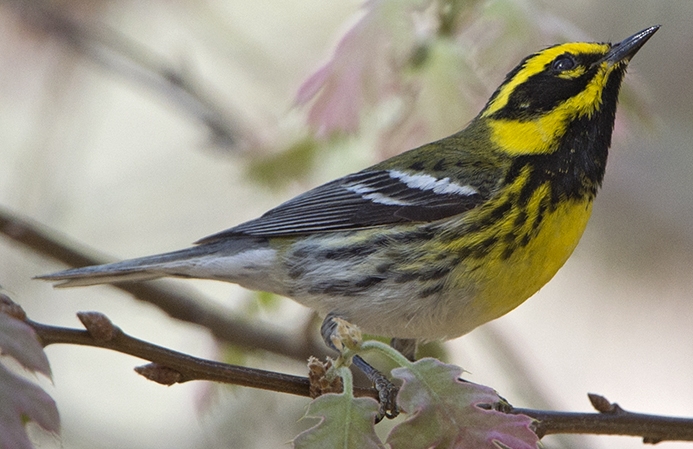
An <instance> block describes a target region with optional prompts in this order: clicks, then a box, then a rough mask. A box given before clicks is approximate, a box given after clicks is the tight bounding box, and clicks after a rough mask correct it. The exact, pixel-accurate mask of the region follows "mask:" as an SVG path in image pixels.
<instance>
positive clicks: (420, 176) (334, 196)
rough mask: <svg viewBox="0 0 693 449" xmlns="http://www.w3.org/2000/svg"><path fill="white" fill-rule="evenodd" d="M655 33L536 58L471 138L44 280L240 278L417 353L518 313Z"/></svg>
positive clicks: (551, 261)
mask: <svg viewBox="0 0 693 449" xmlns="http://www.w3.org/2000/svg"><path fill="white" fill-rule="evenodd" d="M658 28H659V27H657V26H653V27H650V28H647V29H645V30H643V31H641V32H639V33H637V34H635V35H633V36H631V37H629V38H627V39H625V40H624V41H622V42H620V43H616V44H609V43H587V42H576V43H567V44H561V45H556V46H553V47H549V48H546V49H544V50H541V51H539V52H537V53H534V54H532V55H530V56H527V57H526V58H525V59H524V60H522V62H520V64H519V65H518V66H517V67H516V68H515V69H513V70H512V71H511V72H510V73H509V74H508V75H507V77H506V79H505V81H504V82H503V84H501V86H500V87H499V88H498V89H497V90H496V92H495V93H494V94H493V95H492V96H491V99H490V100H489V101H488V103H487V104H486V106H485V107H484V109H483V110H482V111H481V112H480V113H479V115H478V116H477V117H476V118H474V119H473V120H472V121H471V123H469V125H468V126H467V127H466V128H465V129H463V130H462V131H459V132H458V133H456V134H453V135H452V136H449V137H446V138H444V139H441V140H439V141H437V142H433V143H430V144H427V145H424V146H422V147H419V148H416V149H414V150H411V151H408V152H405V153H403V154H401V155H398V156H395V157H393V158H391V159H388V160H386V161H383V162H381V163H379V164H376V165H374V166H372V167H370V168H366V169H364V170H362V171H360V172H358V173H354V174H351V175H347V176H345V177H343V178H340V179H337V180H335V181H332V182H329V183H327V184H324V185H322V186H319V187H316V188H314V189H313V190H310V191H308V192H306V193H304V194H302V195H299V196H297V197H296V198H294V199H291V200H289V201H287V202H285V203H283V204H281V205H279V206H278V207H276V208H274V209H272V210H270V211H269V212H267V213H265V214H264V215H262V216H261V217H259V218H257V219H255V220H251V221H248V222H246V223H243V224H240V225H238V226H236V227H234V228H231V229H229V230H226V231H223V232H221V233H218V234H215V235H212V236H210V237H207V238H204V239H202V240H200V241H199V242H197V245H196V246H193V247H191V248H188V249H184V250H180V251H176V252H171V253H166V254H161V255H155V256H149V257H143V258H139V259H132V260H126V261H123V262H118V263H113V264H108V265H100V266H93V267H86V268H77V269H73V270H67V271H62V272H59V273H55V274H50V275H46V276H41V279H46V280H50V281H63V283H61V284H59V286H78V285H91V284H100V283H113V282H122V281H130V280H147V279H154V278H159V277H163V276H181V277H188V278H205V279H217V280H222V281H228V282H233V283H236V284H239V285H241V286H243V287H246V288H249V289H254V290H263V291H268V292H273V293H277V294H279V295H283V296H287V297H289V298H293V299H295V300H296V301H298V302H299V303H301V304H304V305H306V306H308V307H310V308H312V309H315V310H317V311H318V312H320V313H322V314H323V315H326V316H328V317H329V318H332V317H335V316H337V317H341V318H344V319H345V320H346V321H348V322H350V323H353V324H356V325H358V326H359V327H361V328H362V329H363V330H364V331H366V332H368V333H371V334H376V335H382V336H387V337H392V338H393V339H394V342H395V343H397V345H396V346H399V347H401V348H407V349H408V352H410V353H409V354H408V355H409V356H412V355H413V354H411V351H412V348H413V347H414V345H412V344H411V343H412V342H413V341H416V340H423V339H426V340H430V339H447V338H453V337H458V336H460V335H463V334H465V333H467V332H469V331H471V330H472V329H474V328H475V327H477V326H479V325H481V324H483V323H486V322H487V321H490V320H493V319H495V318H498V317H500V316H501V315H503V314H505V313H507V312H509V311H510V310H512V309H513V308H515V307H517V306H518V305H519V304H521V303H522V302H523V301H525V300H526V299H527V298H529V297H530V296H531V295H533V294H534V293H535V292H536V291H537V290H539V289H540V288H541V287H542V286H543V285H544V284H546V283H547V282H548V281H549V280H550V279H551V277H553V275H554V274H555V273H556V271H558V269H559V268H560V267H561V266H562V265H563V264H564V263H565V261H566V260H567V259H568V257H569V256H570V254H571V253H572V252H573V249H574V248H575V246H576V245H577V243H578V240H579V239H580V237H581V235H582V232H583V230H584V228H585V225H586V224H587V220H588V218H589V216H590V212H591V210H592V201H593V200H594V197H595V195H596V193H597V190H598V189H599V187H600V185H601V182H602V178H603V176H604V169H605V166H606V160H607V152H608V148H609V145H610V143H611V134H612V130H613V126H614V118H615V114H616V103H617V99H618V93H619V89H620V86H621V81H622V80H623V77H624V74H625V71H626V66H627V65H628V63H629V61H630V59H631V57H632V56H633V55H634V54H635V53H636V52H637V51H638V50H639V49H640V48H641V47H642V45H644V44H645V42H647V40H648V39H649V38H650V37H651V36H652V35H653V34H654V33H655V32H656V31H657V29H658ZM329 318H328V319H329ZM325 327H326V328H330V325H329V323H326V326H325ZM328 344H329V341H328Z"/></svg>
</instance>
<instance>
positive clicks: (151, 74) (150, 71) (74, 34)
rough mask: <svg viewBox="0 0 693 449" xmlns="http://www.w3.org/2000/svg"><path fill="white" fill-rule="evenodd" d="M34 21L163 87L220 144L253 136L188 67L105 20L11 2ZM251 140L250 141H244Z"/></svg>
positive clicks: (122, 71) (129, 74) (119, 69)
mask: <svg viewBox="0 0 693 449" xmlns="http://www.w3.org/2000/svg"><path fill="white" fill-rule="evenodd" d="M8 3H9V4H10V5H11V6H13V7H15V8H16V9H17V10H18V11H19V16H20V17H21V18H22V19H23V20H24V21H25V22H26V23H27V24H29V25H30V26H33V27H36V28H39V29H40V30H41V31H43V32H48V33H51V34H52V35H53V36H56V37H58V38H59V39H61V40H62V41H63V42H65V43H66V44H67V45H69V46H70V48H72V49H73V50H76V51H78V52H79V53H81V54H82V55H84V56H86V57H88V58H89V59H91V60H92V61H94V62H96V63H97V64H99V65H101V66H103V67H105V68H106V69H107V70H109V71H110V72H113V73H117V74H119V75H121V76H122V77H124V78H125V79H127V80H128V81H132V82H136V83H138V84H141V85H144V86H145V87H147V88H149V89H151V90H154V91H156V92H158V93H160V94H161V95H162V96H164V97H166V98H168V99H169V100H171V101H173V103H175V104H176V105H177V106H179V107H180V108H181V109H182V110H184V111H186V112H188V113H189V114H191V115H193V116H194V117H195V118H197V119H198V120H200V121H201V122H202V123H203V124H204V125H206V126H207V127H208V128H209V129H210V131H211V132H212V135H213V137H214V141H215V143H216V144H220V145H225V146H231V145H234V144H237V143H238V142H239V140H244V139H249V138H250V133H248V132H247V130H245V128H244V126H242V124H241V122H240V120H239V119H238V118H237V117H235V116H234V115H233V114H231V113H230V112H229V111H228V110H227V109H226V108H223V107H222V106H221V105H220V104H218V103H217V102H216V101H215V100H214V97H213V96H212V95H209V94H208V93H206V92H203V89H201V88H200V86H199V85H198V83H196V82H194V80H192V79H191V77H190V76H189V73H187V72H186V71H184V70H182V69H181V68H177V67H175V66H174V65H173V64H170V63H168V62H166V61H164V60H163V59H162V58H159V57H157V56H156V55H155V54H154V53H152V52H151V51H149V50H147V49H145V48H144V47H143V46H142V45H140V44H138V43H136V42H134V41H132V40H130V39H128V38H127V37H125V36H124V35H122V34H120V33H119V32H117V31H116V30H114V29H110V28H108V27H107V26H106V25H105V24H102V23H99V24H89V23H85V22H83V21H80V20H77V19H75V18H73V17H71V16H69V15H68V14H66V13H65V11H64V9H62V8H60V7H56V6H55V5H53V4H51V3H49V2H47V1H40V0H34V1H32V2H26V1H24V0H12V1H10V2H8ZM246 143H247V142H246Z"/></svg>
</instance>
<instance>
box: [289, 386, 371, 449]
mask: <svg viewBox="0 0 693 449" xmlns="http://www.w3.org/2000/svg"><path fill="white" fill-rule="evenodd" d="M377 412H378V403H377V402H376V401H375V400H374V399H371V398H354V397H353V396H351V395H348V394H344V393H342V394H335V393H329V394H324V395H322V396H320V397H318V398H317V399H315V400H314V401H313V402H311V403H310V405H309V406H308V411H307V412H306V417H309V418H319V419H320V422H319V423H318V424H317V425H316V426H314V427H311V428H310V429H308V430H306V431H305V432H302V433H301V434H299V435H298V436H297V437H296V438H295V439H294V447H295V448H296V449H323V448H327V447H342V448H352V447H353V448H359V449H382V448H383V445H382V442H381V441H380V439H379V438H378V436H377V435H376V434H375V427H374V422H375V415H376V413H377Z"/></svg>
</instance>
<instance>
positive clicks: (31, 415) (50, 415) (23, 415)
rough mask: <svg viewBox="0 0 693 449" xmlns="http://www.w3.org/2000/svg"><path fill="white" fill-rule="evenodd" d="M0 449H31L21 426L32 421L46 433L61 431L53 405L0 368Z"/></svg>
mask: <svg viewBox="0 0 693 449" xmlns="http://www.w3.org/2000/svg"><path fill="white" fill-rule="evenodd" d="M0 404H2V406H0V448H1V449H31V448H32V447H33V446H32V444H31V441H30V440H29V437H28V436H27V434H26V429H25V427H24V423H25V421H26V420H30V421H34V422H36V423H37V424H38V425H39V426H41V427H43V428H44V429H46V430H47V431H49V432H56V433H57V432H58V431H59V430H60V417H59V415H58V408H57V407H56V405H55V401H53V399H52V398H51V397H50V396H49V395H48V393H46V392H45V391H43V390H42V389H41V388H40V387H38V386H37V385H36V384H34V383H32V382H29V381H28V380H26V379H23V378H21V377H19V376H17V375H16V374H14V373H12V372H10V371H9V370H8V369H7V368H5V366H3V365H1V364H0Z"/></svg>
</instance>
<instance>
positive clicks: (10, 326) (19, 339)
mask: <svg viewBox="0 0 693 449" xmlns="http://www.w3.org/2000/svg"><path fill="white" fill-rule="evenodd" d="M0 353H2V354H3V355H9V356H11V357H14V358H15V359H17V361H18V362H19V363H21V364H22V366H24V367H25V368H27V369H29V370H31V371H38V372H40V373H43V374H45V375H46V376H48V377H50V376H51V368H50V366H49V364H48V358H47V357H46V353H45V352H43V347H42V346H41V344H40V343H39V341H38V339H37V338H36V333H35V332H34V330H33V329H32V328H31V327H29V326H28V325H27V324H26V323H24V322H23V321H21V320H18V319H16V318H13V317H11V316H9V315H6V314H4V313H0Z"/></svg>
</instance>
